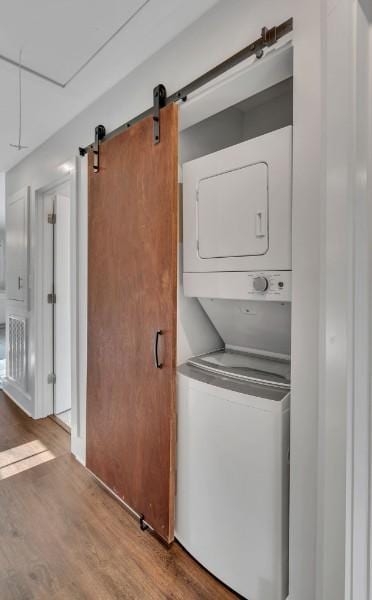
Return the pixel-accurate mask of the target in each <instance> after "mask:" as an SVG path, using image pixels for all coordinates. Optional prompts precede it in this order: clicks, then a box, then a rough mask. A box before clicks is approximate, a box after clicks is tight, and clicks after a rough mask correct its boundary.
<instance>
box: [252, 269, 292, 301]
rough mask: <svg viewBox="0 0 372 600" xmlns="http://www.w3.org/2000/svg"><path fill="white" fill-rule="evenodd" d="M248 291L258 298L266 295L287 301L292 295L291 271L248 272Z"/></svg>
mask: <svg viewBox="0 0 372 600" xmlns="http://www.w3.org/2000/svg"><path fill="white" fill-rule="evenodd" d="M247 279H248V282H247V283H248V289H247V291H248V293H249V295H252V296H256V297H257V299H258V298H261V297H266V298H267V299H268V300H269V299H270V300H274V299H275V300H281V299H283V301H286V300H288V299H289V298H290V296H291V289H290V288H291V272H290V271H262V272H254V273H247Z"/></svg>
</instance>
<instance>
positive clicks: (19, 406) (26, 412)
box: [2, 388, 32, 418]
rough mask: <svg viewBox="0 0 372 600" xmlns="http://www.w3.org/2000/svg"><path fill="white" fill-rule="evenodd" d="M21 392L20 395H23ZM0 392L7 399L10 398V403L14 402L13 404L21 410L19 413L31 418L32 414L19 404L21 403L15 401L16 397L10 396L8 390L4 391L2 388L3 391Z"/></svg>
mask: <svg viewBox="0 0 372 600" xmlns="http://www.w3.org/2000/svg"><path fill="white" fill-rule="evenodd" d="M21 391H22V394H24V391H23V390H21ZM2 392H3V393H4V394H5V396H8V398H10V399H11V400H12V402H14V404H16V405H17V406H18V408H20V409H21V411H22V412H24V413H25V415H27V416H28V417H31V418H32V414H31V413H30V412H29V411H28V410H27V408H25V407H24V406H23V405H22V404H21V402H19V401H18V400H17V399H16V397H15V396H14V394H12V393H11V392H9V390H8V389H6V388H3V389H2ZM29 399H30V400H31V398H30V397H29Z"/></svg>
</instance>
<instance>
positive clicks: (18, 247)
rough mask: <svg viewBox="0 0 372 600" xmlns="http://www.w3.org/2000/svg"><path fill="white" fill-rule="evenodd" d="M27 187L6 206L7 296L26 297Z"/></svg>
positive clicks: (22, 300)
mask: <svg viewBox="0 0 372 600" xmlns="http://www.w3.org/2000/svg"><path fill="white" fill-rule="evenodd" d="M28 197H29V188H28V187H27V188H24V189H23V190H21V191H20V192H18V193H17V194H14V195H13V196H12V197H11V198H9V200H8V203H7V208H6V252H7V296H8V300H17V301H20V302H25V300H26V297H27V227H28V222H27V221H28Z"/></svg>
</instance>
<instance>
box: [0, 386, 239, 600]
mask: <svg viewBox="0 0 372 600" xmlns="http://www.w3.org/2000/svg"><path fill="white" fill-rule="evenodd" d="M37 463H40V464H37ZM236 597H237V596H235V595H234V594H233V593H232V592H230V591H229V590H227V589H226V588H224V587H223V586H222V585H221V584H220V583H219V582H217V581H216V580H215V579H214V578H213V577H212V576H211V575H209V574H208V573H207V572H206V571H205V570H204V569H202V568H201V567H200V566H199V565H198V564H197V563H196V562H195V561H194V560H193V559H192V558H191V557H190V556H189V555H188V554H187V553H186V552H185V551H184V550H183V549H182V548H181V547H180V546H179V545H178V544H177V543H174V544H173V545H172V546H171V548H170V549H167V548H166V547H165V546H163V545H162V544H161V543H160V542H159V541H158V540H156V539H155V538H154V537H153V536H152V535H151V534H150V533H149V532H141V531H140V529H139V526H138V523H137V521H135V520H134V519H133V518H132V517H131V516H130V515H129V514H128V513H127V512H126V511H125V510H124V509H123V508H122V507H121V506H120V505H119V504H118V503H117V502H116V501H115V500H114V499H113V498H112V497H111V496H109V495H108V494H107V493H106V492H105V491H104V490H103V489H102V488H101V487H100V486H99V485H98V484H97V483H96V481H95V480H94V478H93V477H92V476H91V475H90V474H89V473H88V472H87V471H86V470H85V469H84V468H83V467H82V466H81V465H80V464H79V463H78V462H77V461H76V460H75V459H74V458H73V456H72V455H71V454H70V452H69V436H68V434H67V433H66V432H65V431H64V430H63V429H62V428H61V427H59V426H58V425H57V424H56V423H54V422H53V421H52V420H51V419H41V420H39V421H34V420H32V419H30V418H29V417H27V416H26V415H24V414H23V413H22V412H21V411H20V410H19V409H18V408H17V407H16V406H15V405H14V404H13V403H12V402H11V401H10V400H9V399H8V398H7V397H6V396H5V395H4V394H3V393H2V392H0V598H1V600H34V599H35V600H50V599H57V600H62V599H63V600H81V599H87V600H110V599H113V600H116V599H123V600H124V599H125V600H127V599H128V600H138V599H141V600H142V599H144V600H147V599H149V600H158V599H163V598H167V599H168V598H169V599H177V600H178V599H179V600H181V599H182V600H184V599H185V600H194V599H195V600H196V599H198V600H203V599H211V600H225V599H226V600H228V599H232V598H236Z"/></svg>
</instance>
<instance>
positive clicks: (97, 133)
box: [93, 125, 106, 173]
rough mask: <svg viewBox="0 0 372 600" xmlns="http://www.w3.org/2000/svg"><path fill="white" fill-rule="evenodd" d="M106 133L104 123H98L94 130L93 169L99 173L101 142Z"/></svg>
mask: <svg viewBox="0 0 372 600" xmlns="http://www.w3.org/2000/svg"><path fill="white" fill-rule="evenodd" d="M105 135H106V129H105V126H104V125H97V127H96V128H95V130H94V144H93V171H94V172H95V173H98V171H99V144H100V142H101V140H103V138H104V137H105Z"/></svg>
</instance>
